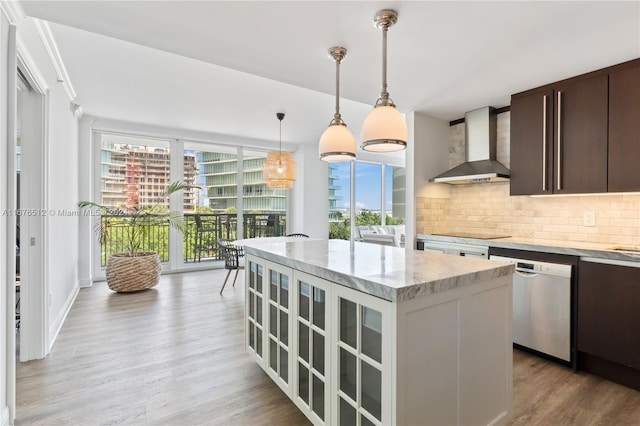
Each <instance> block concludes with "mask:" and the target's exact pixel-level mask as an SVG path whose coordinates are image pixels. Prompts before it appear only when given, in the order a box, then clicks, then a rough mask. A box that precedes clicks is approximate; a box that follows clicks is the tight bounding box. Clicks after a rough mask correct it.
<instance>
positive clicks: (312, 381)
mask: <svg viewBox="0 0 640 426" xmlns="http://www.w3.org/2000/svg"><path fill="white" fill-rule="evenodd" d="M334 286H335V284H332V283H330V282H328V281H325V280H323V279H321V278H318V277H314V276H313V275H309V274H305V273H303V272H300V271H294V280H293V289H292V290H293V291H292V293H293V306H292V310H291V312H292V315H293V326H292V328H293V330H292V331H293V341H294V344H293V351H294V356H293V366H292V367H293V380H292V382H293V388H292V393H293V394H292V396H291V399H292V400H293V401H294V402H295V404H296V405H297V406H298V408H300V410H301V411H302V412H303V413H304V414H305V415H306V416H307V417H308V418H309V420H311V422H312V423H313V424H315V425H323V424H334V423H332V422H331V398H330V396H331V393H330V391H331V383H330V370H331V356H330V355H331V352H330V342H331V330H332V327H331V321H332V317H333V314H332V306H331V305H330V303H329V302H330V301H331V291H332V287H334Z"/></svg>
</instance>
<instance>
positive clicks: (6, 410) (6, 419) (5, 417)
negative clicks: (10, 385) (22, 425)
mask: <svg viewBox="0 0 640 426" xmlns="http://www.w3.org/2000/svg"><path fill="white" fill-rule="evenodd" d="M11 423H12V422H11V420H10V419H9V407H7V406H6V405H5V406H4V407H3V408H2V419H0V425H2V426H9V425H11Z"/></svg>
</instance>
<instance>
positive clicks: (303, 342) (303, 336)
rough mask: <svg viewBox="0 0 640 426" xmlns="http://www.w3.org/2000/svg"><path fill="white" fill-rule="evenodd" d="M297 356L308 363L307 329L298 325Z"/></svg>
mask: <svg viewBox="0 0 640 426" xmlns="http://www.w3.org/2000/svg"><path fill="white" fill-rule="evenodd" d="M298 342H299V343H298V356H299V357H300V358H301V359H303V360H304V361H306V362H309V327H307V326H306V325H304V324H298Z"/></svg>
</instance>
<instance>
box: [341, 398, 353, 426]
mask: <svg viewBox="0 0 640 426" xmlns="http://www.w3.org/2000/svg"><path fill="white" fill-rule="evenodd" d="M339 410H340V413H339V416H338V418H339V419H340V426H356V409H355V408H353V406H352V405H351V404H349V403H348V402H346V401H345V400H344V399H342V398H340V407H339Z"/></svg>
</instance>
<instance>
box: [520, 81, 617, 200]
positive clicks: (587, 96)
mask: <svg viewBox="0 0 640 426" xmlns="http://www.w3.org/2000/svg"><path fill="white" fill-rule="evenodd" d="M607 93H608V87H607V75H597V76H590V77H589V78H585V79H571V80H566V81H564V82H560V83H557V84H555V85H552V86H545V87H544V88H542V89H540V90H533V91H528V92H524V93H521V94H517V95H513V96H512V98H511V195H536V194H562V193H586V192H606V191H607V120H608V98H607Z"/></svg>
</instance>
